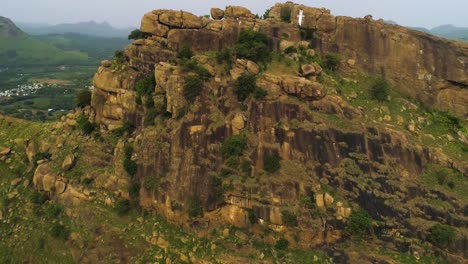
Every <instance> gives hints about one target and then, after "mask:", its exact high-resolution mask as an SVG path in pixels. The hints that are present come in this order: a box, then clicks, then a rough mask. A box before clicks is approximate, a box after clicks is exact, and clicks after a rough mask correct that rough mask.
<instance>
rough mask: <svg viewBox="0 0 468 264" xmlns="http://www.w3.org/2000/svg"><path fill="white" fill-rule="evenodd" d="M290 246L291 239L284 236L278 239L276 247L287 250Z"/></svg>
mask: <svg viewBox="0 0 468 264" xmlns="http://www.w3.org/2000/svg"><path fill="white" fill-rule="evenodd" d="M288 246H289V241H287V240H286V239H284V238H281V239H280V240H278V241H276V244H275V249H276V250H281V251H282V250H286V249H287V248H288Z"/></svg>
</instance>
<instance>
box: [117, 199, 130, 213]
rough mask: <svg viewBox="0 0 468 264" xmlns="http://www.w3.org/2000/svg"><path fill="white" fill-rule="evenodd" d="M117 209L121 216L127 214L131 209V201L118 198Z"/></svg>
mask: <svg viewBox="0 0 468 264" xmlns="http://www.w3.org/2000/svg"><path fill="white" fill-rule="evenodd" d="M115 210H116V211H117V214H118V215H120V216H122V215H125V214H127V213H128V212H129V211H130V201H129V200H125V199H120V200H118V201H117V202H116V203H115Z"/></svg>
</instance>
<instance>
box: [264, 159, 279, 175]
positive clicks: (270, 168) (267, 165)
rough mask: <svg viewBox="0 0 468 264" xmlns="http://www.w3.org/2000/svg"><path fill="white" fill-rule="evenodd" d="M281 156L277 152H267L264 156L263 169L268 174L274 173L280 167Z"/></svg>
mask: <svg viewBox="0 0 468 264" xmlns="http://www.w3.org/2000/svg"><path fill="white" fill-rule="evenodd" d="M280 167H281V165H280V158H279V157H278V155H277V154H266V155H265V156H264V157H263V169H264V170H265V171H266V172H267V173H268V174H273V173H275V172H277V171H278V170H279V169H280Z"/></svg>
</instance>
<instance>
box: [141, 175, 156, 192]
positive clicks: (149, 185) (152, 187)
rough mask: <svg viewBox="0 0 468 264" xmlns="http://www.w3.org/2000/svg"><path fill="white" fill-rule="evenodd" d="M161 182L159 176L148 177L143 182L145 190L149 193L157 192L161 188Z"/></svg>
mask: <svg viewBox="0 0 468 264" xmlns="http://www.w3.org/2000/svg"><path fill="white" fill-rule="evenodd" d="M159 182H160V180H159V177H158V176H146V177H145V179H144V180H143V188H145V189H146V190H147V191H156V190H157V189H158V188H159Z"/></svg>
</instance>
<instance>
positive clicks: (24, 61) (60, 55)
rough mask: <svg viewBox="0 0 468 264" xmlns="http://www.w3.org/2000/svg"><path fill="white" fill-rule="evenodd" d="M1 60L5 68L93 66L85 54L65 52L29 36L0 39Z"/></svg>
mask: <svg viewBox="0 0 468 264" xmlns="http://www.w3.org/2000/svg"><path fill="white" fill-rule="evenodd" d="M0 60H1V61H2V62H4V63H2V64H3V66H9V65H10V66H34V65H61V64H73V65H76V64H79V65H84V64H91V63H92V60H91V58H90V57H89V56H88V55H87V54H86V53H84V52H79V51H64V50H61V49H59V48H57V47H55V46H53V45H51V44H49V43H45V42H42V41H40V40H37V39H34V38H32V37H29V36H25V37H19V38H0Z"/></svg>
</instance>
